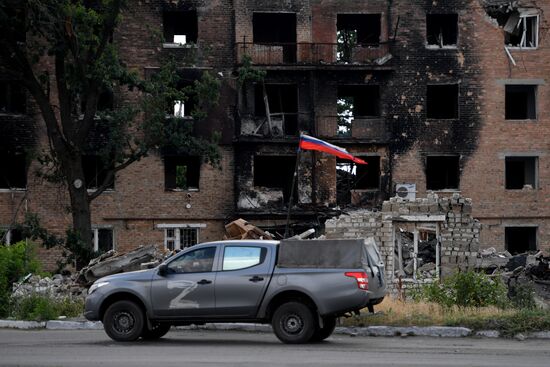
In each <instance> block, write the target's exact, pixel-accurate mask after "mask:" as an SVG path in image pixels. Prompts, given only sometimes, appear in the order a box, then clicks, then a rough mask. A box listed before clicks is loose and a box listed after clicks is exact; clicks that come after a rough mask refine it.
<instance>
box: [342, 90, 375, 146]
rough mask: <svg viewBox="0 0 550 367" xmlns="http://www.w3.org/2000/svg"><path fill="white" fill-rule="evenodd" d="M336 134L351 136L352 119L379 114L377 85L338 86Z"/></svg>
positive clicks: (372, 116)
mask: <svg viewBox="0 0 550 367" xmlns="http://www.w3.org/2000/svg"><path fill="white" fill-rule="evenodd" d="M336 103H337V119H338V124H337V126H338V127H337V135H340V136H351V133H352V125H353V120H355V119H361V118H374V117H379V116H380V88H379V86H378V85H341V86H338V99H337V101H336Z"/></svg>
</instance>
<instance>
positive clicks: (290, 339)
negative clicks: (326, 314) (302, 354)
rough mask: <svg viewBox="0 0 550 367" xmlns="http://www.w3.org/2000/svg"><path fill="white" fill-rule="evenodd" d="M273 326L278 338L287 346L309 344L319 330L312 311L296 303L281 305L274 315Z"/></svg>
mask: <svg viewBox="0 0 550 367" xmlns="http://www.w3.org/2000/svg"><path fill="white" fill-rule="evenodd" d="M271 324H272V326H273V332H274V333H275V335H276V336H277V338H279V340H280V341H282V342H283V343H287V344H302V343H307V342H309V341H310V340H311V338H312V336H313V334H314V332H315V330H316V329H317V322H316V321H315V317H314V315H313V312H312V310H311V309H310V308H309V307H307V306H306V305H304V304H303V303H301V302H294V301H293V302H287V303H283V304H282V305H280V306H279V307H278V308H277V309H276V310H275V313H274V314H273V318H272V320H271Z"/></svg>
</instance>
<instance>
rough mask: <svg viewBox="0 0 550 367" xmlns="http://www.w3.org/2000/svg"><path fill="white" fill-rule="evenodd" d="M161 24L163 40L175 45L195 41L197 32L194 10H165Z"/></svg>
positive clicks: (193, 42)
mask: <svg viewBox="0 0 550 367" xmlns="http://www.w3.org/2000/svg"><path fill="white" fill-rule="evenodd" d="M162 24H163V28H164V40H165V42H167V43H173V44H177V45H185V44H195V43H197V39H198V33H199V32H198V20H197V12H196V10H185V11H165V12H164V13H163V14H162Z"/></svg>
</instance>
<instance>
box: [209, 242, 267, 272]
mask: <svg viewBox="0 0 550 367" xmlns="http://www.w3.org/2000/svg"><path fill="white" fill-rule="evenodd" d="M235 247H238V248H258V249H260V257H259V259H258V260H259V262H258V263H256V264H254V265H250V266H246V267H244V268H238V269H227V270H225V269H224V268H223V266H224V260H225V250H226V249H228V248H235ZM266 260H267V248H266V247H264V246H251V245H247V246H244V245H225V246H223V252H220V269H219V271H223V272H228V271H239V270H245V269H250V268H253V267H256V266H259V265H262V264H264V263H265V262H266Z"/></svg>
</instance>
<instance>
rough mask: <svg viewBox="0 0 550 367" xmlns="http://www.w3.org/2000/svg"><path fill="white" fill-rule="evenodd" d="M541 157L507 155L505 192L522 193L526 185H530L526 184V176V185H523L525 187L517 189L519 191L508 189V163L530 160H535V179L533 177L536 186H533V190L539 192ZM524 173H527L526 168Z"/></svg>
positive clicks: (505, 160)
mask: <svg viewBox="0 0 550 367" xmlns="http://www.w3.org/2000/svg"><path fill="white" fill-rule="evenodd" d="M539 158H540V157H539V156H537V155H506V156H505V157H504V190H506V191H522V190H524V187H525V185H528V184H526V183H525V181H527V180H526V177H525V174H524V177H523V181H524V184H523V187H522V188H517V189H513V188H508V182H507V180H506V176H507V162H508V160H509V159H510V161H513V160H517V161H519V160H522V161H524V162H525V161H527V160H529V159H534V167H533V168H534V169H533V172H534V173H533V174H534V177H533V182H534V185H533V188H532V189H533V190H537V189H538V188H539V186H540V185H539V179H540V178H539V165H540V162H539V160H540V159H539ZM524 172H525V167H524Z"/></svg>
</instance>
